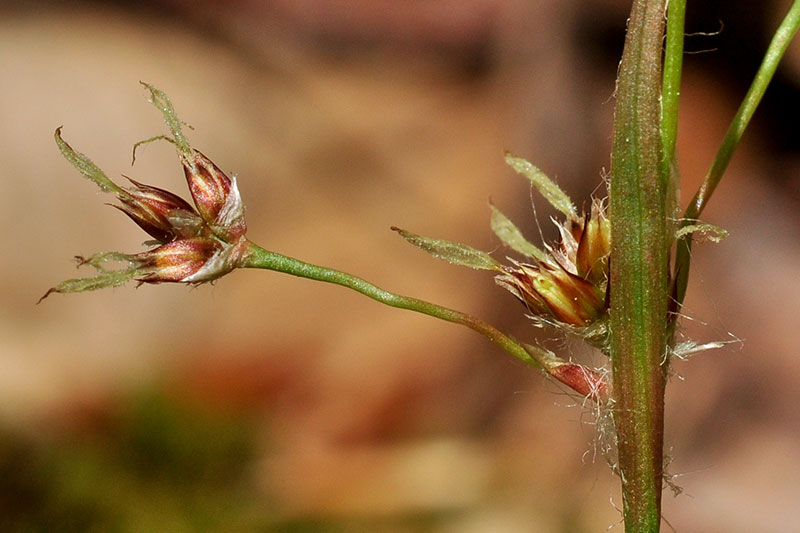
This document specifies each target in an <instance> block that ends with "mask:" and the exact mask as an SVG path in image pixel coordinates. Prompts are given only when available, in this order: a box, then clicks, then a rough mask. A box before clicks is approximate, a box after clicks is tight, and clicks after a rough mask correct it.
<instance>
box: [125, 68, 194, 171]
mask: <svg viewBox="0 0 800 533" xmlns="http://www.w3.org/2000/svg"><path fill="white" fill-rule="evenodd" d="M139 83H141V84H142V85H143V86H144V87H145V88H146V89H147V90H148V91H150V103H151V104H153V105H154V106H155V107H156V109H158V110H159V111H161V114H162V115H164V121H165V122H166V123H167V127H168V128H169V131H170V133H172V141H173V142H174V143H175V147H176V148H177V149H178V152H179V153H180V154H181V155H182V156H184V157H185V158H186V160H187V161H189V163H190V164H193V163H191V161H192V157H191V156H192V147H191V146H190V145H189V141H188V140H187V139H186V136H185V135H184V134H183V129H182V127H181V125H182V122H181V120H180V119H179V118H178V114H177V113H175V108H174V107H172V101H171V100H170V99H169V96H167V94H166V93H165V92H164V91H161V90H159V89H156V88H155V87H153V86H152V85H150V84H149V83H145V82H143V81H140V82H139ZM156 138H158V137H153V138H152V139H148V140H146V141H144V142H148V141H150V140H153V139H156ZM138 144H141V143H137V145H138Z"/></svg>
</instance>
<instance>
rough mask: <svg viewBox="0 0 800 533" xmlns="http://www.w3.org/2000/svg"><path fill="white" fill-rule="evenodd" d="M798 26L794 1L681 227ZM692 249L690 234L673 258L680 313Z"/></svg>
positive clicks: (799, 2) (724, 161) (699, 206)
mask: <svg viewBox="0 0 800 533" xmlns="http://www.w3.org/2000/svg"><path fill="white" fill-rule="evenodd" d="M798 27H800V0H795V2H794V4H792V7H791V9H789V13H787V14H786V17H785V18H784V19H783V21H782V22H781V24H780V26H779V27H778V29H777V31H776V32H775V36H774V37H773V38H772V42H770V44H769V47H768V48H767V52H766V54H764V59H763V61H762V62H761V66H760V67H759V69H758V72H757V73H756V76H755V78H754V79H753V83H752V84H751V85H750V89H749V90H748V91H747V94H746V95H745V97H744V100H743V101H742V104H741V105H740V106H739V110H738V111H737V112H736V115H735V116H734V117H733V120H732V121H731V125H730V126H729V127H728V131H727V132H726V133H725V137H724V139H723V140H722V144H721V145H720V147H719V150H718V151H717V155H716V156H715V157H714V161H713V163H712V164H711V168H710V169H709V170H708V173H707V174H706V176H705V179H704V180H703V183H702V185H700V188H699V189H698V190H697V193H696V194H695V195H694V197H693V198H692V201H691V202H690V203H689V206H688V207H687V208H686V212H685V213H684V215H683V222H682V225H683V226H687V225H689V224H694V223H695V222H696V221H697V218H698V217H699V216H700V214H701V213H702V212H703V209H705V207H706V205H707V204H708V201H709V199H710V198H711V195H712V194H714V190H715V189H716V188H717V185H719V182H720V180H721V179H722V175H723V173H724V172H725V170H726V169H727V168H728V163H730V161H731V158H732V157H733V152H734V151H735V150H736V147H737V146H738V144H739V141H740V140H741V138H742V134H743V133H744V130H745V128H747V125H748V124H749V123H750V119H751V118H752V117H753V113H755V110H756V108H757V107H758V104H759V103H760V102H761V98H762V97H763V96H764V93H765V92H766V90H767V86H768V85H769V83H770V81H772V78H773V76H774V75H775V71H776V69H777V68H778V63H780V60H781V58H782V57H783V55H784V53H786V49H787V48H788V47H789V43H790V42H791V41H792V38H793V37H794V36H795V34H796V33H797V29H798ZM691 250H692V236H691V234H689V235H686V236H684V237H682V238H681V239H680V240H679V241H678V248H677V251H676V256H675V274H674V277H675V290H674V291H673V292H674V294H675V301H676V305H677V309H676V311H677V310H680V306H681V304H682V303H683V299H684V297H685V295H686V286H687V284H688V282H689V263H690V261H691Z"/></svg>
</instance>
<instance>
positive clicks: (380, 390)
mask: <svg viewBox="0 0 800 533" xmlns="http://www.w3.org/2000/svg"><path fill="white" fill-rule="evenodd" d="M789 4H790V2H788V0H787V1H765V2H759V3H753V2H747V1H727V2H689V13H688V21H687V32H690V33H692V34H693V35H692V36H690V37H689V39H688V41H687V50H688V51H689V52H691V54H688V55H687V56H686V60H685V65H686V71H685V74H684V81H683V89H682V96H683V99H682V102H681V106H682V107H681V125H680V140H679V153H680V158H681V170H682V173H683V183H682V186H683V190H684V194H683V196H684V202H686V201H687V199H688V198H689V197H690V196H691V194H693V192H694V190H695V188H696V186H697V184H698V183H699V182H700V180H701V179H702V176H703V175H704V173H705V171H706V170H707V168H708V166H709V165H710V162H711V160H712V158H713V154H714V152H715V150H716V147H717V145H718V143H719V141H720V139H721V138H722V136H723V134H724V131H725V129H726V127H727V124H728V122H729V120H730V118H731V117H732V116H733V114H734V112H735V110H736V107H737V105H738V102H739V100H740V99H741V97H742V96H743V95H744V93H745V91H746V88H747V85H748V83H749V80H750V79H751V77H752V75H753V73H754V72H755V70H756V68H757V64H758V62H759V60H760V55H761V54H762V52H763V50H764V49H765V47H766V44H767V43H768V41H769V39H770V36H771V32H772V31H773V30H774V28H775V27H776V26H777V23H778V21H779V20H780V18H781V17H782V16H783V14H784V13H785V12H786V10H787V9H788V6H789ZM629 8H630V2H627V1H622V0H619V1H608V0H605V1H599V0H591V1H590V0H580V1H578V0H570V1H565V0H541V1H537V2H527V1H524V0H424V1H422V0H417V1H406V2H399V1H392V0H352V1H350V2H332V1H326V0H316V1H315V0H271V1H268V2H261V1H256V0H237V1H233V2H220V1H208V0H207V1H198V0H193V1H189V0H160V1H149V2H135V3H134V2H130V3H129V2H123V1H116V2H115V1H107V2H103V1H96V2H65V1H61V2H47V1H32V2H30V1H29V2H0V71H2V75H1V76H0V94H1V95H2V98H0V117H2V123H1V124H2V125H0V161H2V166H1V167H0V168H2V171H0V172H1V173H2V180H3V183H4V185H5V186H6V187H7V189H6V191H5V192H4V194H2V195H0V206H2V208H1V209H0V220H1V221H2V227H4V228H6V229H5V231H4V232H3V233H2V247H3V249H4V250H5V257H6V259H5V260H4V261H3V263H2V268H3V275H2V276H0V287H1V289H0V294H2V306H1V307H0V527H2V529H3V530H4V531H11V530H26V531H34V530H47V531H53V530H98V531H99V530H102V531H156V530H162V531H201V530H202V531H256V530H257V531H337V532H338V531H343V532H349V531H399V532H405V531H408V532H417V531H425V532H427V531H431V532H451V531H452V532H455V531H458V532H483V531H504V532H517V531H519V532H523V531H525V532H527V531H542V532H548V531H570V532H579V531H603V530H605V529H606V528H608V527H612V530H621V525H620V524H619V521H620V516H619V512H618V510H617V508H618V507H620V506H621V500H620V496H619V491H618V488H617V485H618V482H617V480H616V479H615V478H614V477H613V476H612V474H611V473H610V470H609V468H608V466H607V465H606V464H605V461H604V459H603V458H602V457H601V456H600V455H598V454H597V453H595V442H596V440H595V439H596V435H595V427H594V425H593V422H594V419H593V416H592V414H591V413H588V412H586V411H585V410H584V409H583V408H582V407H581V406H580V402H579V400H576V399H575V398H574V397H571V396H570V395H568V394H566V392H565V391H564V390H562V389H561V388H560V387H558V386H557V385H555V384H553V383H551V382H549V381H547V380H545V379H544V378H543V377H542V376H541V375H540V374H539V373H538V372H537V371H535V370H533V369H531V368H530V367H527V366H525V365H523V364H521V363H519V362H517V361H516V360H514V359H513V358H511V357H510V356H508V355H506V354H505V353H503V352H501V351H500V350H499V349H497V348H496V347H495V346H494V345H491V344H490V343H488V342H487V341H485V340H484V339H482V338H481V337H479V336H478V335H476V334H475V333H473V332H471V331H469V330H465V329H462V328H459V327H457V326H454V325H452V324H447V323H440V322H437V321H435V320H434V319H431V318H428V317H424V316H419V315H415V314H412V313H408V312H405V311H399V310H395V309H391V308H385V307H383V306H381V305H379V304H377V303H375V302H372V301H370V300H368V299H366V298H364V297H361V296H359V295H356V294H354V293H350V292H348V291H346V290H345V289H342V288H339V287H333V286H326V285H322V284H319V283H314V282H310V281H307V280H299V279H295V278H290V277H287V276H284V275H280V274H276V273H270V272H259V271H239V272H235V273H234V274H232V275H230V276H227V277H225V278H224V279H221V280H220V281H219V282H217V283H216V284H214V285H213V286H212V285H205V286H201V287H198V288H189V287H185V286H168V285H161V286H143V287H141V288H139V289H134V288H133V287H132V286H131V287H123V288H118V289H114V290H106V291H100V292H95V293H87V294H79V295H71V296H63V295H53V296H51V297H50V298H49V299H48V300H46V301H44V302H42V303H41V304H40V305H38V306H37V305H35V303H36V300H37V299H38V298H39V297H40V296H41V295H42V294H43V293H44V292H45V291H46V290H47V288H49V287H51V286H52V285H54V284H55V283H57V282H59V281H61V280H63V279H66V278H69V277H75V276H76V275H77V274H76V271H75V269H74V263H73V262H71V258H72V257H73V256H74V255H76V254H91V253H93V252H97V251H104V250H118V251H125V252H136V251H139V250H141V249H142V245H141V243H142V241H144V240H145V239H146V237H145V235H144V234H143V233H142V232H141V231H140V230H139V229H138V228H137V227H136V226H135V225H134V224H131V223H130V221H129V220H127V218H126V217H124V216H121V215H120V214H119V213H117V212H115V211H114V210H112V209H109V208H108V207H106V206H104V205H103V203H104V202H109V201H110V200H111V198H110V197H108V196H103V195H101V194H99V193H98V191H97V189H96V187H95V186H94V185H93V184H91V183H89V182H87V181H86V180H84V179H82V178H81V177H80V176H79V174H78V173H77V172H76V171H75V170H74V169H73V168H71V167H70V166H69V165H68V164H67V163H66V162H65V161H64V160H63V159H62V158H61V156H60V154H59V152H58V150H57V148H56V146H55V144H54V143H53V141H52V134H53V130H54V129H55V128H56V127H57V126H60V125H63V126H64V129H63V135H64V138H65V139H66V140H67V141H68V142H69V143H71V144H72V145H73V146H74V147H75V148H76V149H77V150H79V151H81V152H84V153H86V154H87V155H89V156H90V157H91V158H93V160H94V161H95V162H96V163H97V164H98V165H99V166H100V167H101V168H103V169H104V170H105V171H106V173H108V174H109V175H110V176H112V177H114V178H117V177H119V176H120V175H121V174H125V175H128V176H131V177H132V178H134V179H136V180H139V181H143V182H145V183H149V184H153V185H156V186H159V187H163V188H167V189H170V190H173V191H177V192H180V193H181V194H182V195H184V196H188V195H187V194H185V193H184V191H186V189H185V183H184V182H183V174H182V171H181V168H180V166H179V164H178V161H177V158H176V157H175V152H174V149H173V148H172V147H171V146H169V145H168V144H166V143H155V144H151V145H148V146H145V147H143V148H142V149H141V151H140V152H139V154H137V155H138V158H137V161H136V165H135V166H133V167H131V165H130V153H131V152H130V151H131V147H132V145H133V144H134V143H135V142H136V141H139V140H141V139H144V138H148V137H151V136H153V135H158V134H161V133H164V131H165V129H164V125H163V122H162V119H161V117H160V115H159V114H158V113H157V111H156V110H155V109H153V108H152V106H150V104H148V103H147V101H146V95H145V91H144V89H143V88H142V87H141V86H140V85H139V83H138V82H139V80H143V81H147V82H149V83H152V84H154V85H155V86H157V87H159V88H161V89H163V90H164V91H166V92H167V93H168V94H169V95H170V96H171V98H172V99H173V102H174V104H175V106H176V109H177V111H178V113H179V115H180V117H181V118H182V119H183V120H185V121H186V122H187V123H189V124H191V125H192V126H193V127H194V130H193V131H189V132H188V135H189V138H190V140H191V142H192V144H193V146H194V147H196V148H198V149H200V150H202V151H203V152H204V153H206V154H207V155H208V156H210V157H211V158H212V159H213V160H214V161H215V162H216V163H217V164H218V165H219V166H220V167H221V168H223V169H224V170H226V171H229V172H230V173H235V174H237V175H238V177H239V184H240V188H241V191H242V195H243V197H244V200H245V204H246V206H247V221H248V225H249V236H250V238H251V239H253V240H254V241H255V242H257V243H259V244H261V245H262V246H264V247H266V248H269V249H272V250H275V251H278V252H281V253H284V254H287V255H291V256H295V257H298V258H301V259H304V260H307V261H310V262H315V263H320V264H324V265H327V266H331V267H335V268H338V269H342V270H345V271H348V272H351V273H354V274H357V275H360V276H362V277H364V278H366V279H368V280H370V281H373V282H375V283H376V284H378V285H380V286H383V287H385V288H387V289H389V290H393V291H396V292H399V293H401V294H408V295H413V296H418V297H421V298H425V299H428V300H431V301H434V302H437V303H440V304H442V305H446V306H450V307H454V308H457V309H460V310H464V311H468V312H471V313H473V314H475V315H477V316H480V317H482V318H485V319H487V320H488V321H490V322H492V323H494V324H496V325H497V326H499V327H500V328H501V329H503V330H505V331H507V332H509V333H511V334H513V335H515V336H517V337H518V338H521V339H523V340H525V341H528V342H540V343H542V344H544V345H546V346H549V347H551V348H553V349H558V350H559V351H560V353H561V354H563V355H564V356H565V357H573V358H575V359H576V360H580V361H582V362H592V361H594V363H595V364H601V363H602V360H601V359H600V358H599V357H598V356H597V355H596V354H591V353H587V352H586V351H585V350H583V349H582V348H581V347H580V346H577V345H573V344H572V343H570V342H568V341H567V340H566V339H563V338H560V337H558V336H557V335H554V334H553V333H552V332H548V331H541V330H537V329H535V328H534V327H532V325H531V323H530V322H529V321H528V320H527V319H526V318H524V316H523V308H522V307H521V306H520V305H519V304H518V303H517V302H516V300H515V299H514V298H513V297H511V296H510V295H509V294H508V293H506V292H505V291H503V290H501V289H499V288H497V287H495V286H494V284H493V281H492V279H491V276H490V275H487V274H486V273H482V272H474V271H470V270H468V269H460V268H457V267H453V266H450V265H448V264H446V263H444V262H442V261H437V260H435V259H432V258H430V257H429V256H427V255H426V254H424V253H422V252H420V251H419V250H417V249H415V248H413V247H411V246H409V245H407V244H406V243H405V242H403V241H402V240H401V239H399V238H398V237H397V236H396V235H395V234H393V233H392V232H391V231H389V227H390V226H391V225H397V226H400V227H403V228H406V229H408V230H410V231H414V232H416V233H421V234H424V235H429V236H435V237H441V238H447V239H450V240H455V241H461V242H466V243H469V244H471V245H473V246H475V247H477V248H481V249H485V250H496V251H497V255H498V256H499V257H502V256H503V255H504V253H505V251H504V250H502V249H500V248H499V244H498V241H497V240H496V238H495V237H494V236H493V235H492V233H491V231H490V229H489V225H488V219H489V209H488V199H489V198H491V200H492V201H493V202H494V203H495V204H496V205H497V206H498V207H500V208H501V209H502V210H503V211H504V212H505V213H506V214H508V215H509V216H510V217H511V218H512V219H513V220H515V221H516V222H517V223H518V225H519V226H520V227H521V228H522V229H523V230H524V231H525V232H526V233H527V234H528V235H529V236H530V238H531V239H532V240H534V241H537V240H538V234H539V231H540V229H539V225H537V221H536V217H535V216H534V210H533V207H532V201H533V200H535V202H536V213H537V216H538V220H539V222H540V224H541V232H542V233H543V234H544V237H545V238H546V239H553V238H554V237H555V235H554V231H553V228H552V227H551V226H552V224H550V222H549V220H548V219H549V217H550V216H551V215H552V213H551V212H550V211H549V209H548V206H547V205H545V203H544V202H543V201H541V200H540V199H538V198H535V197H534V196H535V195H531V192H530V190H529V187H528V186H527V185H526V183H525V181H524V180H523V179H522V178H520V177H519V176H516V175H515V174H514V173H513V172H512V171H511V170H510V169H509V168H507V167H505V165H504V163H503V157H502V155H503V150H506V149H508V150H511V151H513V152H515V153H517V154H519V155H521V156H524V157H526V158H527V159H529V160H531V161H532V162H534V164H536V165H537V166H539V167H540V168H542V169H543V170H545V171H546V172H547V173H548V174H549V175H550V176H552V177H555V178H556V179H557V180H558V182H559V183H560V184H561V185H562V186H563V187H564V188H565V189H566V190H567V191H568V192H569V194H570V195H571V196H572V197H573V198H574V199H576V201H577V202H578V203H581V202H582V201H584V202H588V199H589V195H590V194H591V193H592V192H593V191H597V193H598V194H603V185H602V180H601V176H602V175H603V173H604V172H605V171H606V170H607V169H608V166H609V154H610V145H611V126H612V114H613V105H614V100H613V92H614V76H615V71H616V66H617V63H618V61H619V55H620V52H621V48H622V42H623V37H624V28H625V19H626V17H627V13H628V10H629ZM799 83H800V46H799V45H798V44H797V43H795V45H794V46H793V47H792V49H791V50H790V51H789V53H788V55H787V57H786V59H785V61H784V63H783V65H782V68H781V70H780V72H779V74H778V77H777V79H776V82H775V85H774V86H773V87H772V88H771V89H770V91H769V93H768V94H767V98H766V100H765V102H764V104H763V107H762V108H761V109H760V110H759V112H758V113H757V115H756V117H755V120H754V122H753V124H752V125H751V127H750V130H749V131H748V133H747V134H746V135H745V138H744V142H743V145H742V146H741V147H740V148H739V151H738V152H737V155H736V157H735V158H734V160H733V162H732V164H731V167H730V169H729V171H728V174H727V176H726V178H725V180H724V181H723V183H722V185H721V187H720V189H719V191H718V193H717V196H716V197H715V199H714V201H713V202H712V204H711V206H710V207H709V209H708V210H707V211H706V213H705V214H704V219H705V220H706V221H708V222H711V223H713V224H718V225H720V226H722V227H724V228H726V229H727V230H729V231H730V237H729V238H728V239H726V240H725V241H723V242H722V243H720V244H710V243H709V244H700V245H698V246H696V247H695V255H696V257H695V261H694V263H693V266H694V267H695V270H694V271H693V275H692V279H691V284H690V288H689V297H688V299H687V303H686V308H685V312H686V314H687V319H686V320H684V322H683V325H684V332H683V333H684V334H685V335H686V336H687V337H689V338H693V339H696V340H698V341H700V342H709V341H717V340H721V341H734V342H732V343H731V344H729V345H726V347H724V348H722V349H719V350H714V351H711V352H706V353H702V354H700V355H697V356H695V357H694V358H692V359H691V360H689V361H687V362H681V361H676V363H675V365H674V370H675V376H674V377H673V379H672V381H671V384H670V387H669V389H668V395H667V443H666V444H667V447H668V450H669V455H670V457H671V463H670V466H669V472H670V474H672V475H673V476H674V478H673V482H674V483H675V484H676V485H677V486H679V487H680V488H681V489H682V490H683V494H682V495H680V496H678V497H677V498H673V497H672V495H671V493H670V492H669V491H667V492H665V496H664V498H665V499H664V513H665V516H666V518H667V519H668V520H669V522H670V524H672V526H674V527H675V528H676V529H677V530H679V531H701V532H706V531H707V532H714V531H720V532H722V531H725V532H736V531H742V532H744V531H787V530H790V529H791V528H792V527H794V525H795V524H796V513H797V511H796V505H797V503H796V502H797V501H798V499H800V486H798V484H797V479H798V478H799V477H800V411H799V410H798V409H797V405H798V404H800V393H798V389H797V386H796V384H797V382H798V381H800V357H798V345H800V328H798V327H797V312H796V310H797V301H798V300H799V299H800V285H798V282H797V278H796V275H795V269H796V265H797V264H800V250H799V249H798V242H800V222H799V221H798V217H797V212H798V204H799V203H800V179H798V175H799V174H800V157H799V154H798V147H799V146H798V144H800V143H799V141H800V137H798V135H797V132H796V124H797V123H798V118H800V117H798V113H799V110H800V107H799V106H798V104H797V102H798V101H800V100H798V96H799V95H798V84H799ZM83 274H86V275H88V274H89V272H88V271H86V272H83ZM737 339H740V340H741V341H739V340H737ZM614 526H615V527H614Z"/></svg>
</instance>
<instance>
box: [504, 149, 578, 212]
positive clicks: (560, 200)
mask: <svg viewBox="0 0 800 533" xmlns="http://www.w3.org/2000/svg"><path fill="white" fill-rule="evenodd" d="M506 163H508V165H509V166H510V167H511V168H513V169H514V170H516V171H517V173H519V174H522V175H523V176H525V177H526V178H528V180H530V182H531V183H532V184H533V186H534V187H536V190H538V191H539V194H541V195H542V196H543V197H544V199H545V200H547V201H548V202H550V204H551V205H552V206H553V207H555V208H556V209H558V210H559V211H561V212H562V213H564V214H565V215H566V216H568V217H577V213H578V210H577V209H575V206H574V205H573V203H572V200H571V199H570V197H569V196H567V194H566V193H565V192H564V191H562V190H561V188H560V187H559V186H558V185H556V182H554V181H553V180H551V179H550V178H548V177H547V174H545V173H544V172H542V171H541V170H539V169H538V168H536V167H535V166H533V165H532V164H531V163H530V162H529V161H527V160H525V159H522V158H521V157H516V156H515V155H513V154H511V153H509V152H506Z"/></svg>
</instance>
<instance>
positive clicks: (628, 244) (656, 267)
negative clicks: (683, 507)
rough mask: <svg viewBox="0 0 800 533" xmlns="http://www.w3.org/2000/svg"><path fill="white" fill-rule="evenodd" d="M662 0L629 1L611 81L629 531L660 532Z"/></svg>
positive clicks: (619, 418) (617, 344) (622, 454)
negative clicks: (622, 41) (621, 45)
mask: <svg viewBox="0 0 800 533" xmlns="http://www.w3.org/2000/svg"><path fill="white" fill-rule="evenodd" d="M665 7H666V6H665V0H635V1H634V3H633V7H632V9H631V16H630V19H629V22H628V32H627V35H626V37H625V48H624V51H623V54H622V62H621V63H620V69H619V78H618V81H617V105H616V113H615V119H614V148H613V153H612V177H611V191H610V216H611V228H612V229H611V232H612V233H611V242H612V249H611V264H610V267H611V272H610V283H611V343H610V355H611V361H612V371H613V380H614V386H613V395H614V421H615V424H616V429H617V446H618V453H619V465H618V467H619V474H620V477H621V479H622V494H623V514H624V520H625V530H626V531H631V532H633V531H636V532H641V531H658V530H659V526H660V522H661V487H662V468H663V459H662V454H663V433H664V373H663V372H662V368H661V363H662V360H663V358H664V353H665V343H666V316H667V288H668V283H667V274H668V273H667V247H668V241H667V238H666V207H665V198H666V181H667V176H665V175H664V173H663V167H662V146H661V133H660V121H661V105H660V93H661V82H662V80H661V46H662V39H663V31H664V10H665Z"/></svg>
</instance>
